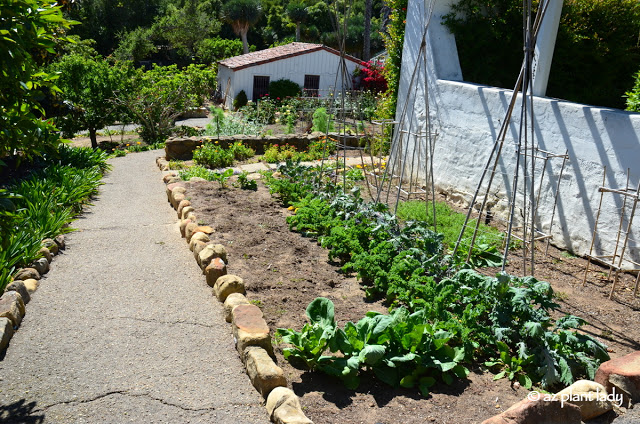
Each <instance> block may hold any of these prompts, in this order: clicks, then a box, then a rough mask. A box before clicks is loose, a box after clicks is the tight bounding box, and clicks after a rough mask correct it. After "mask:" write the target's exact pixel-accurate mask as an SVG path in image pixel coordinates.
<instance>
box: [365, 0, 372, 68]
mask: <svg viewBox="0 0 640 424" xmlns="http://www.w3.org/2000/svg"><path fill="white" fill-rule="evenodd" d="M372 9H373V1H372V0H365V2H364V39H363V41H362V60H364V61H365V62H366V61H368V60H369V59H371V13H372V11H373V10H372Z"/></svg>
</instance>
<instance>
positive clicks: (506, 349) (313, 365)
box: [266, 161, 609, 396]
mask: <svg viewBox="0 0 640 424" xmlns="http://www.w3.org/2000/svg"><path fill="white" fill-rule="evenodd" d="M278 172H279V174H280V175H277V177H276V176H267V178H266V183H267V185H268V186H269V188H270V191H271V193H272V194H273V195H277V196H278V197H279V198H280V200H281V201H282V203H283V204H284V205H285V206H291V207H292V208H293V209H294V210H295V214H294V215H293V216H290V217H289V218H288V223H289V226H290V228H291V229H292V230H295V231H298V232H300V233H301V234H302V235H304V236H307V237H311V238H313V239H317V241H318V242H319V243H320V244H321V245H322V246H323V247H325V248H327V249H329V258H330V260H332V261H335V262H337V263H338V264H339V265H340V266H341V267H342V271H343V272H345V273H356V274H357V276H358V277H359V279H360V281H361V283H362V285H363V287H364V289H365V292H366V295H367V296H368V297H369V298H370V299H372V300H375V299H380V298H382V299H384V300H385V301H386V302H387V303H388V304H389V306H390V313H389V314H379V313H376V312H369V313H367V314H366V316H365V317H363V318H362V319H361V320H359V321H358V322H356V323H352V322H348V323H346V324H345V326H344V327H343V328H339V327H338V326H337V325H336V322H335V317H334V313H335V312H334V305H333V303H332V302H331V301H330V300H329V299H326V298H317V299H316V300H314V301H313V302H312V303H311V304H310V305H309V306H308V308H307V317H308V319H309V322H308V323H307V324H305V325H304V327H303V328H302V329H300V330H299V331H297V330H294V329H278V331H277V334H278V336H279V337H281V339H282V342H284V343H286V344H288V345H289V347H287V348H285V349H284V351H283V352H284V356H285V358H286V359H287V360H288V361H290V362H291V364H292V365H294V366H297V367H301V368H304V369H311V370H318V371H321V372H324V373H327V374H329V375H332V376H335V377H337V378H339V379H341V380H342V381H343V382H344V384H345V385H346V386H347V387H350V388H356V387H357V386H358V384H359V379H360V377H361V376H362V374H363V373H371V374H373V375H375V376H376V377H377V378H379V379H380V380H381V381H383V382H385V383H387V384H389V385H391V386H402V387H418V388H419V390H420V391H421V393H422V394H423V395H425V396H426V395H428V393H429V389H430V387H432V386H433V385H434V384H437V383H438V382H444V383H446V384H451V383H452V382H453V381H454V379H463V378H465V377H466V376H467V375H468V373H469V369H470V368H471V367H476V366H481V367H482V368H487V369H490V370H492V371H494V372H495V373H496V375H495V377H496V378H508V379H509V380H512V381H518V382H519V383H520V384H521V385H523V386H524V387H527V388H530V387H532V385H534V384H537V385H540V386H541V387H542V388H544V389H553V388H555V387H558V386H564V385H569V384H571V383H573V382H574V381H575V380H576V379H578V378H581V377H588V378H590V379H593V377H594V374H595V372H596V370H597V368H598V365H599V364H600V363H601V362H603V361H605V360H608V359H609V356H608V354H607V350H606V346H604V345H603V344H601V343H600V342H598V341H597V340H595V339H593V338H592V337H590V336H588V335H586V334H583V333H581V332H579V331H577V330H578V329H579V328H580V327H581V326H582V325H584V324H585V321H584V320H582V319H580V318H578V317H576V316H572V315H566V316H564V317H561V318H559V319H554V318H552V316H551V313H552V312H553V311H555V310H557V308H558V305H557V304H556V303H555V302H554V293H553V290H552V288H551V286H550V285H549V284H548V283H546V282H542V281H538V280H536V279H535V278H533V277H525V278H519V277H514V276H510V275H507V274H504V273H499V274H498V275H496V276H495V277H490V276H485V275H482V274H479V273H478V272H476V271H474V270H472V269H470V268H471V267H470V265H469V264H467V263H465V261H464V259H466V257H467V252H465V251H464V249H462V251H461V252H460V254H459V256H458V255H456V257H452V256H451V255H450V254H449V253H448V251H447V248H446V247H445V246H443V243H442V235H441V234H438V233H436V232H434V231H432V230H431V229H430V228H429V226H428V223H426V222H406V223H405V222H400V221H399V220H398V219H397V218H396V217H395V216H394V215H393V214H391V213H390V212H389V210H388V208H387V207H386V206H385V205H383V204H380V203H375V202H367V201H365V200H364V199H363V198H362V197H361V196H360V192H359V190H358V188H357V181H355V180H356V179H357V178H347V179H343V178H342V177H341V178H335V170H332V169H331V168H327V167H326V166H325V167H324V168H323V169H321V168H320V167H315V168H310V167H304V166H301V165H300V164H299V163H295V162H291V161H289V162H287V163H286V164H284V165H283V166H281V167H280V168H279V169H278ZM352 176H353V175H352ZM343 181H346V184H347V187H344V186H343ZM471 256H472V259H473V261H474V263H475V264H478V263H483V261H484V262H485V263H486V264H494V263H495V260H496V258H495V254H493V253H491V252H489V254H487V252H486V251H483V250H479V251H472V255H471Z"/></svg>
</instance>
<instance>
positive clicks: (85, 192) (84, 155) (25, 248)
mask: <svg viewBox="0 0 640 424" xmlns="http://www.w3.org/2000/svg"><path fill="white" fill-rule="evenodd" d="M107 157H108V156H107V155H106V154H105V153H103V152H100V151H93V149H88V148H87V149H79V150H74V149H73V148H70V147H68V146H64V145H63V146H60V147H59V150H58V151H57V152H52V153H50V154H47V155H45V156H44V157H43V158H42V159H40V160H39V161H37V162H36V163H35V164H33V165H32V168H33V169H32V170H31V172H29V173H28V174H26V175H25V176H24V177H23V178H22V179H20V180H13V181H10V182H9V183H8V185H7V186H6V187H7V188H4V189H0V217H1V218H2V220H1V223H0V230H2V232H1V233H0V237H1V238H0V290H2V289H4V287H5V286H6V285H7V284H8V283H9V281H10V278H11V276H12V274H13V273H14V272H15V271H16V270H17V269H18V268H19V267H22V266H26V265H28V264H30V263H31V262H32V261H33V260H35V259H37V258H38V250H39V249H40V247H41V242H42V239H44V238H50V237H55V236H57V235H58V234H63V233H66V232H69V231H71V230H72V229H71V228H70V227H69V226H68V224H69V223H71V222H72V221H73V216H74V215H76V214H77V213H78V212H80V210H81V209H82V206H83V205H85V204H87V202H88V201H89V199H90V198H91V196H93V195H94V194H95V193H96V192H97V188H98V186H99V185H100V179H101V177H102V173H103V172H104V171H106V170H107V169H108V164H107V163H106V159H107Z"/></svg>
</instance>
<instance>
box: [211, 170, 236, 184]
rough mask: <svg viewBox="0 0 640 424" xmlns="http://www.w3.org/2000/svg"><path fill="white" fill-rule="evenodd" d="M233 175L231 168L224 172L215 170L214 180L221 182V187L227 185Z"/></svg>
mask: <svg viewBox="0 0 640 424" xmlns="http://www.w3.org/2000/svg"><path fill="white" fill-rule="evenodd" d="M232 175H233V169H231V168H229V169H227V170H226V171H224V172H213V173H212V178H213V181H217V182H218V183H219V184H220V187H221V188H226V187H227V181H228V180H229V178H231V176H232Z"/></svg>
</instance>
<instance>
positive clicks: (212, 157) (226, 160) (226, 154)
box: [193, 143, 233, 168]
mask: <svg viewBox="0 0 640 424" xmlns="http://www.w3.org/2000/svg"><path fill="white" fill-rule="evenodd" d="M193 161H194V162H195V163H196V164H198V165H203V166H206V167H208V168H224V167H227V166H231V165H233V152H232V151H231V150H229V149H224V148H222V147H221V146H219V145H217V144H215V143H203V144H202V145H201V146H198V148H197V149H196V150H195V151H194V152H193Z"/></svg>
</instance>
